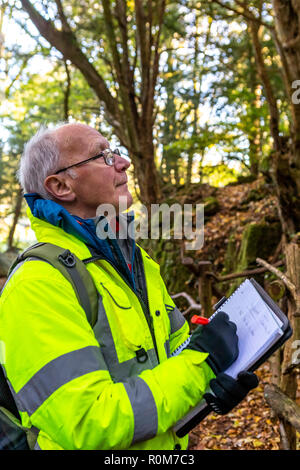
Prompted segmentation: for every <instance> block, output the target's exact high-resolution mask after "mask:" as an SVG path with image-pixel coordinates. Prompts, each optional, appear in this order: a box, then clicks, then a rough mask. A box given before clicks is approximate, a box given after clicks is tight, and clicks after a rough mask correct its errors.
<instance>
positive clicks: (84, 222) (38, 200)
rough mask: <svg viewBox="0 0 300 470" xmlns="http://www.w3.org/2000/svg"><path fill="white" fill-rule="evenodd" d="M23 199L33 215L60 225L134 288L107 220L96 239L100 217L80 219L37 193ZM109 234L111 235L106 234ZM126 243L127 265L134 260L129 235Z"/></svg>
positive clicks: (132, 279) (132, 280)
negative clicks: (128, 246) (128, 249)
mask: <svg viewBox="0 0 300 470" xmlns="http://www.w3.org/2000/svg"><path fill="white" fill-rule="evenodd" d="M24 197H25V199H26V202H27V204H28V206H29V208H30V210H31V212H32V215H33V216H34V217H37V218H38V219H41V220H45V221H46V222H49V223H50V224H52V225H55V226H56V227H60V228H62V229H63V230H64V231H65V232H67V233H69V234H71V235H74V236H75V237H77V238H78V239H80V240H81V241H82V242H84V243H85V244H86V245H87V246H88V247H90V248H92V249H93V251H94V252H95V253H96V254H98V255H101V256H103V258H104V259H105V260H107V261H109V262H110V263H111V264H113V265H114V266H115V267H116V268H117V269H118V270H119V271H121V273H122V274H123V275H124V276H125V277H126V278H127V280H128V281H129V283H130V284H131V286H132V287H133V289H135V281H134V276H133V269H132V271H131V270H130V269H129V267H128V265H127V263H126V261H125V258H124V256H123V254H122V252H121V250H120V247H119V245H118V242H117V240H116V238H115V235H114V234H113V232H112V231H111V229H110V226H109V223H108V222H106V224H105V223H104V230H105V231H107V232H108V236H107V238H105V239H100V238H99V237H98V236H97V234H96V225H97V223H98V222H99V220H101V221H102V223H103V219H105V217H104V216H100V217H98V218H95V219H82V218H81V217H78V216H76V215H72V214H70V213H69V212H68V211H67V210H66V209H65V208H64V207H62V206H61V205H60V204H57V203H56V202H54V201H52V200H48V199H43V198H42V197H41V196H40V195H39V194H37V193H27V194H25V196H24ZM109 233H112V234H113V235H114V236H111V237H110V236H109ZM129 243H132V244H133V246H132V248H133V249H132V260H131V266H132V267H133V263H134V254H135V241H134V240H133V239H132V238H130V239H129Z"/></svg>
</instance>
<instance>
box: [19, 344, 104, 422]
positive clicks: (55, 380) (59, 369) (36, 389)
mask: <svg viewBox="0 0 300 470" xmlns="http://www.w3.org/2000/svg"><path fill="white" fill-rule="evenodd" d="M97 370H107V367H106V365H105V362H104V360H103V357H102V354H101V352H100V349H99V347H97V346H87V347H85V348H82V349H77V350H76V351H71V352H69V353H66V354H63V355H62V356H59V357H57V358H55V359H53V361H50V362H48V364H46V365H45V366H44V367H42V368H41V369H40V370H39V371H38V372H37V373H36V374H34V376H33V377H32V378H31V379H30V380H29V381H28V382H27V383H26V384H25V385H24V387H22V388H21V390H19V392H18V393H17V394H15V398H16V401H17V404H18V408H19V410H20V411H27V413H28V414H29V415H32V414H33V413H34V412H35V411H36V410H37V409H38V408H39V407H40V406H41V405H42V403H44V401H45V400H47V398H49V397H50V395H52V393H54V392H55V391H56V390H57V389H58V388H60V387H61V386H62V385H64V384H66V383H68V382H70V381H71V380H73V379H76V378H77V377H80V376H82V375H85V374H88V373H90V372H94V371H97Z"/></svg>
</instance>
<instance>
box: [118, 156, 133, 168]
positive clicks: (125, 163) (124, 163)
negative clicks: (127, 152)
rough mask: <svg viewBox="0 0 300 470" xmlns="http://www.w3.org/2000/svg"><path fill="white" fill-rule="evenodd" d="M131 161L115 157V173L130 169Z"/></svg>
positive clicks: (123, 157) (122, 157)
mask: <svg viewBox="0 0 300 470" xmlns="http://www.w3.org/2000/svg"><path fill="white" fill-rule="evenodd" d="M130 164H131V161H130V159H129V158H127V157H125V156H121V155H115V169H116V170H117V171H126V170H127V168H129V167H130Z"/></svg>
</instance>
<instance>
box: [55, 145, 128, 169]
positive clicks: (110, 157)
mask: <svg viewBox="0 0 300 470" xmlns="http://www.w3.org/2000/svg"><path fill="white" fill-rule="evenodd" d="M115 155H118V156H119V157H121V152H120V150H119V149H118V148H117V149H115V150H111V149H105V150H103V151H102V152H100V153H99V154H98V155H95V156H94V157H91V158H87V159H86V160H82V162H78V163H74V164H73V165H70V166H66V167H65V168H61V169H60V170H58V171H56V172H55V173H54V174H55V175H58V174H59V173H61V172H62V171H66V170H69V169H70V168H75V167H76V166H81V165H84V164H85V163H88V162H91V161H93V160H97V159H98V158H102V157H103V158H104V162H105V164H106V165H108V166H113V165H114V164H115V160H116V158H115ZM124 158H126V157H124Z"/></svg>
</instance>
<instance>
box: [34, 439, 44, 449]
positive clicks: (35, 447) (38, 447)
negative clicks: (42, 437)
mask: <svg viewBox="0 0 300 470" xmlns="http://www.w3.org/2000/svg"><path fill="white" fill-rule="evenodd" d="M33 450H42V449H41V448H40V446H39V443H38V441H36V443H35V444H34V448H33Z"/></svg>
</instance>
